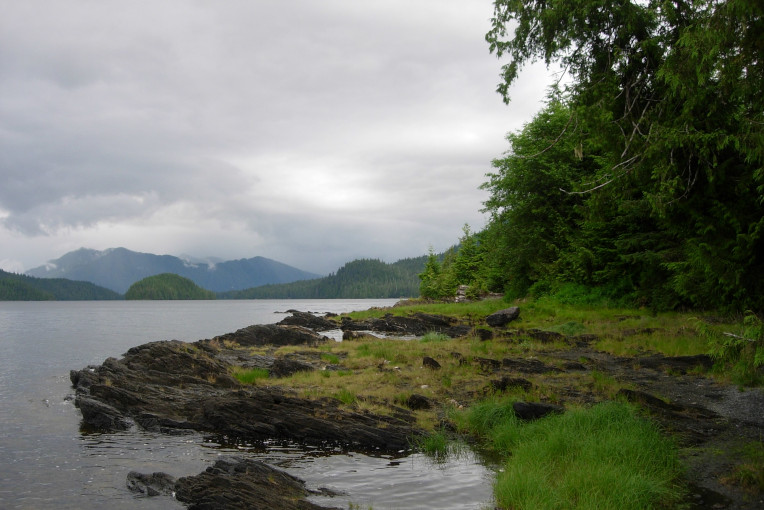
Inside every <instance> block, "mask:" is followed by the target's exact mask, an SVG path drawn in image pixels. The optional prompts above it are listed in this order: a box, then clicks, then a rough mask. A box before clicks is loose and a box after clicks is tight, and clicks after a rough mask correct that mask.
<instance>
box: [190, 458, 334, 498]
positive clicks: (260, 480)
mask: <svg viewBox="0 0 764 510" xmlns="http://www.w3.org/2000/svg"><path fill="white" fill-rule="evenodd" d="M175 491H176V492H175V497H176V499H177V500H178V501H180V502H182V503H185V504H186V505H187V506H188V509H189V510H249V509H257V508H262V509H265V508H269V509H270V508H279V509H282V510H319V509H322V508H325V507H321V506H318V505H315V504H313V503H311V502H309V501H307V500H306V499H305V498H306V497H307V496H308V494H309V491H308V490H307V489H306V488H305V484H304V482H302V481H301V480H300V479H298V478H295V477H294V476H292V475H289V474H287V473H285V472H284V471H281V470H278V469H275V468H273V467H270V466H268V465H267V464H264V463H262V462H259V461H256V460H251V459H238V458H233V459H220V460H218V461H216V462H215V464H214V465H212V466H210V467H208V468H207V470H206V471H204V472H203V473H200V474H198V475H195V476H186V477H183V478H180V479H178V480H177V482H176V483H175Z"/></svg>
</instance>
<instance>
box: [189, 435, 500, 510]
mask: <svg viewBox="0 0 764 510" xmlns="http://www.w3.org/2000/svg"><path fill="white" fill-rule="evenodd" d="M204 446H206V447H207V448H212V449H216V450H218V451H224V452H227V453H231V454H233V453H237V454H246V455H247V456H252V457H254V458H257V459H259V460H262V461H263V462H266V463H268V464H271V465H273V466H276V467H278V468H281V469H283V470H284V471H287V472H288V473H290V474H292V475H294V476H297V477H298V478H301V479H303V480H305V481H306V484H307V487H308V489H310V490H314V491H319V490H323V489H328V492H329V493H330V494H332V495H331V496H328V495H321V494H319V495H315V496H312V497H311V498H310V500H311V501H312V502H314V503H316V504H319V505H324V506H335V507H341V508H347V507H348V506H349V504H350V503H353V504H356V505H361V506H362V507H366V506H373V508H374V509H375V510H382V509H388V508H438V509H475V510H477V509H484V508H492V507H493V506H492V482H493V478H494V473H493V471H492V470H491V469H489V468H488V467H486V466H487V465H489V463H487V462H486V460H485V459H482V458H480V457H479V455H477V454H476V453H475V452H473V451H472V450H470V449H469V448H467V447H466V446H465V447H464V448H461V449H459V453H458V454H454V455H449V456H447V457H445V458H443V457H441V458H433V457H428V456H427V455H424V454H421V453H413V454H412V453H410V452H399V453H398V454H382V453H378V452H358V451H350V450H346V449H344V448H342V447H340V446H336V445H321V446H306V445H301V444H298V443H294V442H289V441H264V442H257V443H242V442H232V441H230V440H228V439H227V438H221V437H215V438H207V440H206V442H205V443H204Z"/></svg>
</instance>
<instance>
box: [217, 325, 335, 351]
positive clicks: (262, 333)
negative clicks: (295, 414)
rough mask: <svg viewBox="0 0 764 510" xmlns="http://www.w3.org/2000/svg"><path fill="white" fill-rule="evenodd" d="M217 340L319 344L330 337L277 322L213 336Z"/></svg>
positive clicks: (242, 342)
mask: <svg viewBox="0 0 764 510" xmlns="http://www.w3.org/2000/svg"><path fill="white" fill-rule="evenodd" d="M215 340H219V341H221V342H222V341H226V340H227V341H231V342H236V343H237V344H239V345H243V346H253V345H319V344H322V343H324V342H328V341H329V340H330V339H329V338H327V337H325V336H323V335H319V334H318V333H316V332H315V331H312V330H310V329H307V328H303V327H300V326H284V325H278V324H255V325H253V326H247V327H246V328H242V329H239V330H236V331H234V332H233V333H226V334H225V335H221V336H217V337H215Z"/></svg>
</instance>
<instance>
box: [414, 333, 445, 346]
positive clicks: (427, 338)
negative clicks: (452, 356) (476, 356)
mask: <svg viewBox="0 0 764 510" xmlns="http://www.w3.org/2000/svg"><path fill="white" fill-rule="evenodd" d="M449 340H451V337H450V336H448V335H446V334H445V333H438V332H437V331H430V332H429V333H427V334H425V335H424V336H423V337H422V338H420V339H419V341H420V342H422V343H423V344H426V343H430V342H448V341H449Z"/></svg>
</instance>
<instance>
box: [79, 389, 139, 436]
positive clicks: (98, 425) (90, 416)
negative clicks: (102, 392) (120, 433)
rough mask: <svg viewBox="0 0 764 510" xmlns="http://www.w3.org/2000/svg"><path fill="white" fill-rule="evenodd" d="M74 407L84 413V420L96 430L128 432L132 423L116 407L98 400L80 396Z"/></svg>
mask: <svg viewBox="0 0 764 510" xmlns="http://www.w3.org/2000/svg"><path fill="white" fill-rule="evenodd" d="M74 405H75V406H76V407H78V408H79V410H80V412H81V413H82V420H83V422H84V423H85V424H87V425H88V426H90V427H92V428H94V429H96V430H105V431H111V430H127V429H129V428H130V427H131V426H132V422H131V421H130V420H129V419H127V418H126V417H125V416H123V415H122V413H121V412H119V411H118V410H117V409H115V408H114V407H112V406H110V405H109V404H105V403H103V402H99V401H98V400H96V399H93V398H88V397H85V396H82V395H80V396H78V397H77V398H76V399H75V401H74Z"/></svg>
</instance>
